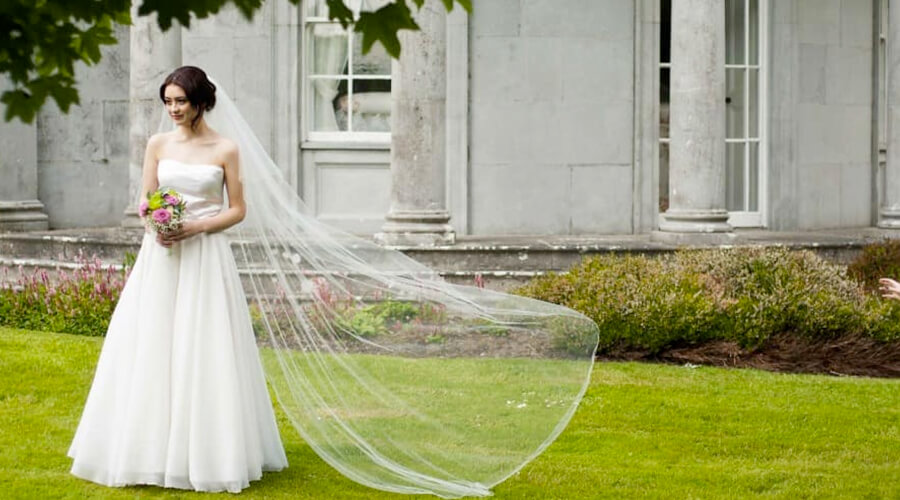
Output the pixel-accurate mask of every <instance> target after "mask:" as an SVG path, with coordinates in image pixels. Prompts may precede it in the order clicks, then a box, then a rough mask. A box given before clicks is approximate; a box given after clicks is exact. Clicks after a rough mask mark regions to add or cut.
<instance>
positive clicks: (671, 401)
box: [0, 328, 900, 499]
mask: <svg viewBox="0 0 900 500" xmlns="http://www.w3.org/2000/svg"><path fill="white" fill-rule="evenodd" d="M101 342H102V340H101V339H97V338H86V337H77V336H71V335H63V334H53V333H42V332H25V331H21V330H11V329H3V328H0V498H4V499H5V498H42V499H43V498H73V499H74V498H200V497H206V496H216V495H209V494H197V493H190V492H183V491H168V490H164V489H161V488H155V487H132V488H124V489H110V488H104V487H101V486H96V485H94V484H92V483H88V482H86V481H82V480H79V479H77V478H74V477H72V476H70V475H69V474H68V467H69V459H68V458H67V457H66V456H65V453H66V450H67V447H68V445H69V440H70V439H71V437H72V433H73V432H74V429H75V425H76V424H77V420H78V417H79V416H80V412H81V406H82V404H83V403H84V398H85V397H86V394H87V390H88V387H89V384H90V381H91V376H92V374H93V366H94V363H95V362H96V358H97V354H98V352H99V349H100V343H101ZM279 418H280V423H281V428H282V438H283V439H284V441H285V447H286V449H287V454H288V459H289V460H290V462H291V466H290V468H288V469H286V470H285V471H283V472H280V473H273V474H267V475H266V476H264V477H263V479H262V480H261V481H259V482H254V483H253V484H252V485H251V487H250V488H249V489H247V490H245V492H244V493H242V494H241V497H240V498H248V499H250V498H252V499H255V498H267V499H269V498H271V499H276V498H408V497H403V496H398V495H390V494H383V493H379V492H376V491H374V490H371V489H368V488H365V487H363V486H359V485H356V484H355V483H352V482H350V481H349V480H346V479H344V478H343V477H341V476H340V475H339V474H338V473H336V472H335V471H334V470H332V469H331V468H330V467H329V466H327V465H326V464H324V463H323V462H322V461H321V460H319V459H318V458H317V457H316V456H315V454H314V453H313V452H312V451H311V450H310V449H309V448H308V447H307V446H305V445H304V444H303V442H302V441H301V440H300V438H299V436H298V435H297V433H296V432H295V431H294V430H293V429H292V428H291V427H290V426H289V425H288V424H287V423H286V421H285V420H284V418H283V416H282V415H281V414H279ZM898 478H900V380H874V379H860V378H829V377H821V376H806V375H779V374H771V373H765V372H758V371H751V370H721V369H713V368H694V369H691V368H685V367H677V366H657V365H647V364H634V363H603V364H598V365H597V366H596V367H595V370H594V375H593V380H592V383H591V387H590V389H589V390H588V393H587V396H586V397H585V400H584V401H583V403H582V406H581V407H580V408H579V410H578V412H577V413H576V414H575V417H574V419H573V421H572V423H571V424H570V425H569V427H568V428H567V429H566V431H565V432H564V433H563V434H562V436H561V437H560V438H559V440H557V442H556V443H554V444H553V445H552V446H551V447H550V448H549V449H548V450H547V451H546V452H545V453H544V454H543V455H541V456H540V457H539V458H538V459H537V460H536V461H535V462H533V463H532V464H530V465H528V466H527V467H526V468H525V469H523V470H522V471H521V472H520V473H519V474H518V475H517V476H515V477H513V478H511V479H510V480H508V481H507V482H505V483H503V484H501V485H499V486H498V487H496V488H495V490H494V491H495V493H496V497H497V498H736V497H738V498H739V497H751V496H752V497H763V498H900V479H898ZM217 496H219V497H221V498H232V497H230V496H227V494H220V495H217Z"/></svg>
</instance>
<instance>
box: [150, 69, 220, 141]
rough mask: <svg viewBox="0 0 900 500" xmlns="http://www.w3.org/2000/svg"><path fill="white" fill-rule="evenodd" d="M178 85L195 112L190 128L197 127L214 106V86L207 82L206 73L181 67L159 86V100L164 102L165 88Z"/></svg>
mask: <svg viewBox="0 0 900 500" xmlns="http://www.w3.org/2000/svg"><path fill="white" fill-rule="evenodd" d="M169 85H178V86H179V87H181V88H182V89H183V90H184V93H185V95H187V99H188V102H190V103H191V107H192V108H194V109H196V110H197V116H195V117H194V119H193V120H191V128H194V127H195V126H197V122H198V121H200V118H203V113H204V112H206V111H209V110H211V109H213V106H215V105H216V86H215V85H214V84H213V83H212V82H211V81H209V78H207V77H206V73H205V72H204V71H203V70H202V69H200V68H198V67H196V66H182V67H180V68H178V69H176V70H175V71H173V72H171V73H169V76H167V77H166V79H165V81H163V84H162V85H160V86H159V99H160V100H161V101H162V102H163V103H165V102H166V87H168V86H169Z"/></svg>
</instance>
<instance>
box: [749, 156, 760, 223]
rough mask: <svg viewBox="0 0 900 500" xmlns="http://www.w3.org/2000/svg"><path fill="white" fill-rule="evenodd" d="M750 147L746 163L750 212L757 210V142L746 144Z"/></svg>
mask: <svg viewBox="0 0 900 500" xmlns="http://www.w3.org/2000/svg"><path fill="white" fill-rule="evenodd" d="M748 147H749V148H750V164H749V165H747V168H748V170H750V172H749V174H750V176H749V177H750V180H749V182H750V199H749V200H748V201H749V202H750V206H749V207H748V210H750V211H751V212H758V211H759V143H756V142H753V143H750V144H748Z"/></svg>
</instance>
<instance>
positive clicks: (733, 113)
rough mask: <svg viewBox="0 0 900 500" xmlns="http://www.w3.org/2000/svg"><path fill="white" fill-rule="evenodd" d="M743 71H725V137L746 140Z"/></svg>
mask: <svg viewBox="0 0 900 500" xmlns="http://www.w3.org/2000/svg"><path fill="white" fill-rule="evenodd" d="M745 72H746V70H743V69H733V68H732V69H726V70H725V137H727V138H729V139H743V138H744V112H745V110H744V109H745V106H744V74H745Z"/></svg>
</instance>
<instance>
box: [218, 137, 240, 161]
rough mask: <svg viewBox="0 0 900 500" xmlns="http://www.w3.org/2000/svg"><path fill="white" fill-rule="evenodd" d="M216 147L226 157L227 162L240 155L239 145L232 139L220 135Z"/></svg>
mask: <svg viewBox="0 0 900 500" xmlns="http://www.w3.org/2000/svg"><path fill="white" fill-rule="evenodd" d="M217 142H218V144H217V145H216V149H217V150H218V152H219V155H221V157H222V158H224V159H225V161H226V162H230V161H234V160H236V159H237V157H238V145H237V144H235V142H234V141H232V140H231V139H229V138H227V137H224V136H219V140H218V141H217Z"/></svg>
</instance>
